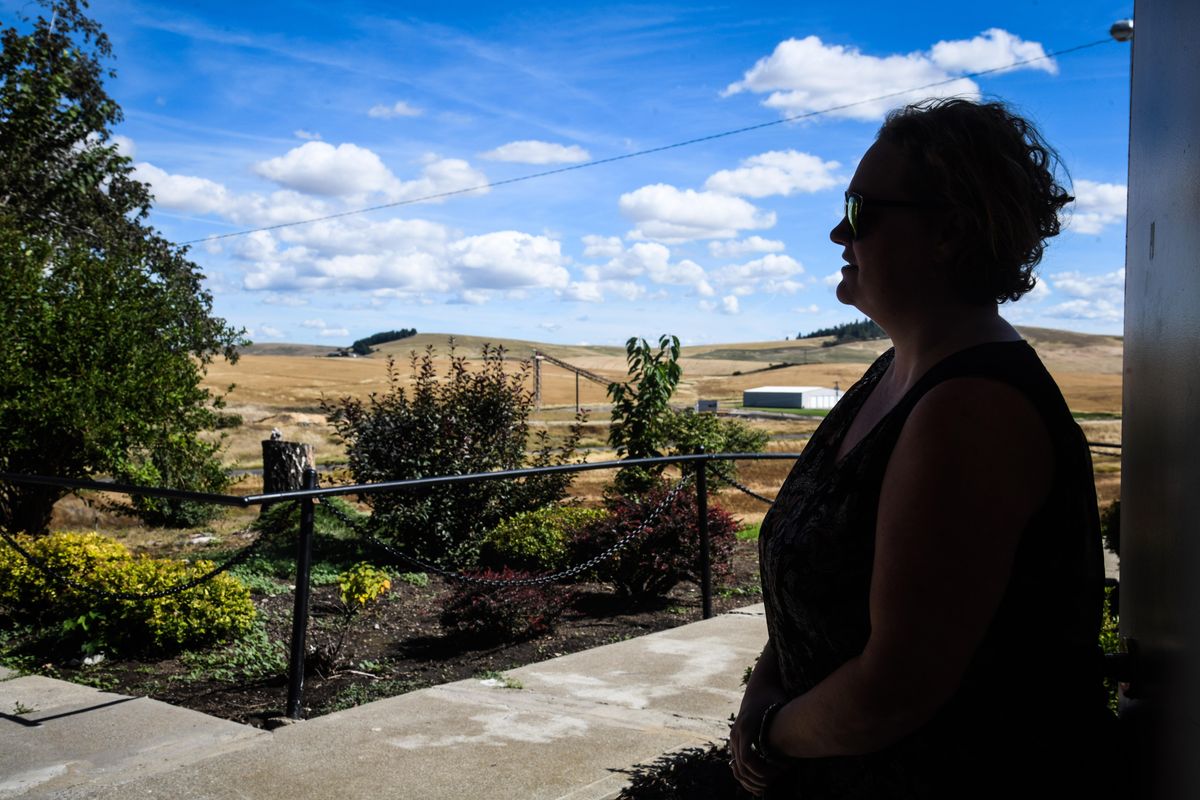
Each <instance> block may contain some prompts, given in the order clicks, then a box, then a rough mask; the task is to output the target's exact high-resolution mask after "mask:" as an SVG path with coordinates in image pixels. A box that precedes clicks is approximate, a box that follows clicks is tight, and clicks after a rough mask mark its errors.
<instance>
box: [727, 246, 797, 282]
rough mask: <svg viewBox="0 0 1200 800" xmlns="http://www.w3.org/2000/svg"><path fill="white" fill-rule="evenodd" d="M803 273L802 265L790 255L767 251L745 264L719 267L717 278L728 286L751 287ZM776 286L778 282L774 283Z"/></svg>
mask: <svg viewBox="0 0 1200 800" xmlns="http://www.w3.org/2000/svg"><path fill="white" fill-rule="evenodd" d="M803 273H804V267H803V266H802V265H801V264H800V262H799V261H797V260H796V259H794V258H792V257H791V256H784V255H778V254H776V253H768V254H767V255H765V256H763V257H762V258H756V259H754V260H753V261H747V262H746V263H745V264H734V265H730V266H728V267H723V268H721V269H720V270H719V271H718V272H717V273H716V276H717V280H718V281H719V282H720V283H722V284H724V285H729V286H737V287H745V288H749V289H751V290H752V289H753V288H754V287H756V286H757V285H758V284H759V283H760V282H761V281H764V280H775V281H780V280H786V279H788V278H791V277H793V276H795V275H801V274H803ZM775 285H776V288H779V286H780V284H778V283H776V284H775Z"/></svg>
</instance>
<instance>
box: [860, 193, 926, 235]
mask: <svg viewBox="0 0 1200 800" xmlns="http://www.w3.org/2000/svg"><path fill="white" fill-rule="evenodd" d="M866 202H867V201H866V200H864V199H863V196H862V195H861V194H859V193H858V192H846V206H845V212H846V222H848V223H850V231H851V232H852V233H853V234H854V238H855V239H857V238H858V237H859V236H861V235H862V234H861V232H860V231H859V228H858V225H859V217H860V216H861V215H862V210H863V205H864V204H866ZM870 202H871V206H872V207H875V206H879V207H881V208H935V207H937V206H936V204H934V203H925V202H921V201H920V200H871V201H870Z"/></svg>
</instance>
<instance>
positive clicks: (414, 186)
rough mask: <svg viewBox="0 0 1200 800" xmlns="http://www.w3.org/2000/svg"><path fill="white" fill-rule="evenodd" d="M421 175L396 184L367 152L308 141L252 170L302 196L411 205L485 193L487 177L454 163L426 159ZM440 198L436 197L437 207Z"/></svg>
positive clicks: (461, 162)
mask: <svg viewBox="0 0 1200 800" xmlns="http://www.w3.org/2000/svg"><path fill="white" fill-rule="evenodd" d="M424 162H425V163H424V165H423V166H422V168H421V175H420V177H418V178H414V179H413V180H408V181H404V180H400V179H399V178H397V177H396V176H395V175H393V174H392V171H391V170H390V169H388V168H387V166H386V165H385V164H384V163H383V160H382V159H380V158H379V156H378V155H376V154H375V153H374V152H372V151H371V150H368V149H366V148H365V147H359V146H358V145H354V144H339V145H337V146H336V147H334V146H333V145H331V144H328V143H326V142H307V143H305V144H302V145H300V146H299V147H296V148H293V149H291V150H289V151H288V152H287V153H285V154H284V155H282V156H279V157H278V158H272V159H268V160H266V161H260V162H259V163H258V164H256V165H255V166H254V171H255V172H256V173H258V174H259V175H261V176H263V177H264V178H267V179H269V180H272V181H274V182H275V183H278V184H280V185H281V186H285V187H287V188H289V189H293V190H296V191H299V192H304V193H307V194H316V195H323V196H337V197H345V198H356V197H362V196H363V195H367V194H382V195H384V196H385V197H386V198H387V199H388V200H390V201H393V202H394V201H399V200H415V199H417V198H421V197H428V196H430V195H438V194H444V193H446V192H459V191H462V190H465V189H471V188H473V187H483V188H479V189H477V190H476V191H473V192H469V193H470V194H485V193H486V192H487V191H488V190H487V188H486V187H485V184H487V182H488V180H487V176H486V175H484V174H483V173H482V172H480V171H479V170H477V169H475V168H474V167H472V166H471V165H470V164H469V163H467V162H466V161H464V160H462V159H459V158H439V157H438V156H436V155H434V154H429V155H427V156H425V159H424ZM463 193H464V194H466V193H467V192H463ZM444 199H445V198H435V199H434V200H432V202H441V201H442V200H444Z"/></svg>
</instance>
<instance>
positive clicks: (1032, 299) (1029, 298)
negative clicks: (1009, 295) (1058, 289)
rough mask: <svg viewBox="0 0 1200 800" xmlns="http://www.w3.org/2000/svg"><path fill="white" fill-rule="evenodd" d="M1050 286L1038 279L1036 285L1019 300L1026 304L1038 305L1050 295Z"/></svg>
mask: <svg viewBox="0 0 1200 800" xmlns="http://www.w3.org/2000/svg"><path fill="white" fill-rule="evenodd" d="M1051 294H1052V293H1051V291H1050V284H1049V283H1047V282H1046V280H1045V279H1044V278H1038V280H1037V283H1035V284H1034V285H1033V288H1032V289H1030V290H1029V292H1028V293H1027V294H1025V295H1022V297H1021V299H1022V300H1023V301H1025V302H1028V303H1040V302H1041V301H1042V300H1045V299H1046V298H1047V297H1049V296H1050V295H1051Z"/></svg>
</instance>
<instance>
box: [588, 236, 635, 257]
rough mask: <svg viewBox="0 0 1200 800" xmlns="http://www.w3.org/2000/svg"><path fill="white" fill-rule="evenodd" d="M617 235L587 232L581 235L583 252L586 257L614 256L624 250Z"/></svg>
mask: <svg viewBox="0 0 1200 800" xmlns="http://www.w3.org/2000/svg"><path fill="white" fill-rule="evenodd" d="M624 249H625V248H624V247H623V246H622V245H621V237H619V236H596V235H594V234H589V235H588V236H584V237H583V254H584V255H585V256H587V257H588V258H615V257H616V256H619V255H621V253H622V252H623V251H624Z"/></svg>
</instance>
